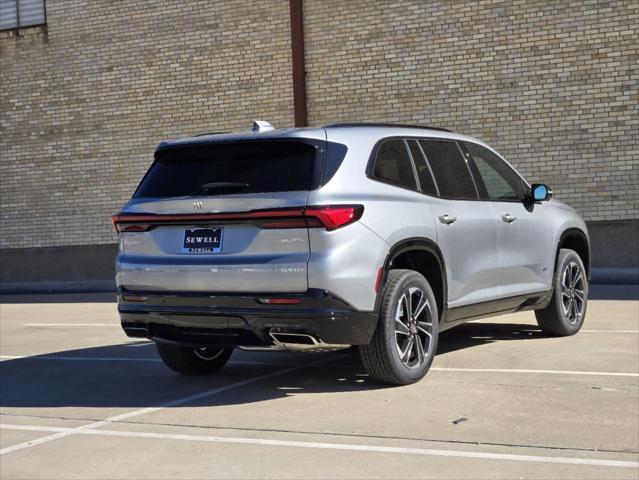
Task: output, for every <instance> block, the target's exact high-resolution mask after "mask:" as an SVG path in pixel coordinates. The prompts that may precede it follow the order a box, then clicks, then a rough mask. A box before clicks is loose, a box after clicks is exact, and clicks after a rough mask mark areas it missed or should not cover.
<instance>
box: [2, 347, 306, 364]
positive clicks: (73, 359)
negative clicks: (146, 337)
mask: <svg viewBox="0 0 639 480" xmlns="http://www.w3.org/2000/svg"><path fill="white" fill-rule="evenodd" d="M136 346H138V345H136ZM2 360H54V361H63V362H66V361H69V362H151V363H161V362H162V360H161V359H160V358H127V357H67V356H59V355H33V356H24V355H0V361H2ZM228 363H229V364H230V365H270V366H272V367H292V366H295V365H299V364H297V363H282V362H253V361H246V360H229V362H228Z"/></svg>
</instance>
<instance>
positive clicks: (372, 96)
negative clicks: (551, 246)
mask: <svg viewBox="0 0 639 480" xmlns="http://www.w3.org/2000/svg"><path fill="white" fill-rule="evenodd" d="M305 5H306V6H305V12H304V13H305V24H304V28H305V34H306V51H307V54H306V62H307V65H306V70H307V71H308V79H307V82H308V83H307V91H308V97H309V103H308V110H309V121H310V122H311V123H312V124H322V123H325V122H334V121H363V120H368V121H388V122H404V123H420V124H431V125H437V126H442V127H448V128H451V129H453V130H455V131H459V132H463V133H467V134H469V135H473V136H475V137H478V138H481V139H483V140H485V141H487V142H488V143H490V144H491V145H492V146H494V147H495V148H496V149H497V150H498V151H499V152H500V153H501V154H502V155H504V156H505V157H506V158H507V159H508V160H509V161H511V162H512V163H513V164H514V165H515V166H516V167H517V168H518V169H519V171H520V172H521V173H522V174H523V175H524V176H525V177H526V178H527V179H528V180H529V181H544V182H547V183H548V184H549V185H551V186H552V187H553V188H554V192H555V193H556V195H557V196H558V197H559V198H561V199H562V200H564V201H566V202H567V203H569V204H570V205H572V206H574V207H575V208H577V209H578V210H579V211H580V212H581V214H582V215H583V216H584V217H585V218H586V220H604V219H605V220H610V219H629V218H635V219H636V218H639V113H638V110H637V100H638V92H637V88H638V85H639V66H638V56H639V55H638V54H639V39H638V38H637V32H638V29H637V25H639V2H638V1H637V0H626V1H599V2H595V1H577V2H569V1H564V0H557V1H548V0H543V1H530V0H525V1H523V0H522V1H481V2H476V1H474V2H460V1H455V2H452V1H441V2H433V1H424V0H414V1H404V0H403V1H394V2H389V1H370V0H359V1H354V0H352V1H348V2H346V1H340V0H311V1H307V2H306V4H305Z"/></svg>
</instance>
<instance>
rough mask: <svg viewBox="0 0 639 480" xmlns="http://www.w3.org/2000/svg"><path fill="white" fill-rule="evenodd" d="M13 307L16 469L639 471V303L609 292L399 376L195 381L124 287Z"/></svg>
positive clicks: (457, 339) (325, 371)
mask: <svg viewBox="0 0 639 480" xmlns="http://www.w3.org/2000/svg"><path fill="white" fill-rule="evenodd" d="M611 292H612V294H606V295H605V296H606V297H607V298H628V295H627V292H626V293H623V294H622V292H621V291H620V295H619V296H617V295H616V294H615V293H614V290H611ZM636 293H637V292H636V290H635V291H634V292H633V293H632V295H630V297H632V296H633V295H635V294H636ZM95 300H100V301H97V302H96V301H95ZM2 302H3V303H2V304H1V305H0V357H1V360H2V361H1V362H0V414H1V415H0V421H1V422H0V423H1V424H0V427H1V428H0V477H2V478H3V479H14V478H29V479H34V478H216V477H224V478H302V477H304V478H306V477H308V478H607V479H609V478H639V391H638V390H639V388H638V387H639V302H638V301H636V300H627V299H626V300H592V301H591V302H590V303H589V306H588V314H587V319H586V324H585V326H584V329H583V330H582V332H580V333H579V334H578V335H576V336H574V337H570V338H548V337H544V336H543V335H542V334H541V332H540V331H539V330H538V329H537V327H536V324H535V322H534V315H533V314H532V313H531V312H525V313H520V314H514V315H508V316H503V317H498V318H492V319H486V320H482V321H480V322H473V323H470V324H467V325H464V326H461V327H458V328H456V329H453V330H451V331H448V332H446V333H444V334H442V336H441V339H440V345H439V352H438V355H437V357H436V359H435V362H434V364H433V368H432V370H431V372H430V373H429V374H428V376H427V377H426V378H425V379H424V380H423V381H421V382H420V383H418V384H416V385H412V386H408V387H395V388H383V387H380V386H377V385H375V384H372V383H370V382H369V381H368V379H367V377H366V375H365V374H364V371H363V368H362V366H361V364H360V362H359V358H358V356H357V355H356V353H355V352H353V351H350V350H348V351H342V352H336V353H330V354H287V353H245V352H241V351H237V352H235V353H234V354H233V357H232V358H231V362H230V363H229V364H228V365H227V367H226V368H225V369H224V370H223V371H222V372H221V373H219V374H216V375H212V376H208V377H195V378H194V377H180V376H178V375H176V374H174V373H172V372H171V371H169V370H168V369H166V368H165V367H164V365H163V364H162V363H161V362H160V360H159V358H158V356H157V355H156V353H155V348H154V346H153V345H152V344H151V343H149V342H145V341H133V340H132V339H127V338H126V337H125V336H124V334H123V333H122V332H121V330H120V328H119V319H118V316H117V312H116V307H115V304H114V303H112V302H111V301H110V296H107V297H104V296H95V295H91V296H82V295H74V296H53V295H49V296H44V297H42V296H41V297H6V298H4V299H3V300H2Z"/></svg>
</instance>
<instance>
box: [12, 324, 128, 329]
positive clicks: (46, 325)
mask: <svg viewBox="0 0 639 480" xmlns="http://www.w3.org/2000/svg"><path fill="white" fill-rule="evenodd" d="M24 326H25V327H119V328H122V327H121V325H120V324H119V323H25V324H24Z"/></svg>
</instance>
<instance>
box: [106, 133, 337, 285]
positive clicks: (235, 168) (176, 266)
mask: <svg viewBox="0 0 639 480" xmlns="http://www.w3.org/2000/svg"><path fill="white" fill-rule="evenodd" d="M323 147H324V141H323V140H318V139H300V138H287V139H283V138H279V139H267V140H264V139H257V140H254V139H252V140H230V141H222V142H220V141H217V142H195V143H183V144H177V145H170V146H168V147H166V148H161V147H160V148H158V150H157V151H156V155H155V161H154V163H153V165H152V166H151V167H150V169H149V171H148V172H147V174H146V176H145V177H144V179H143V180H142V182H141V183H140V186H139V187H138V189H137V190H136V192H135V194H134V195H133V198H132V199H131V201H130V202H129V203H128V204H127V205H126V207H125V208H124V210H123V212H122V213H121V214H119V215H116V216H114V224H115V225H116V228H117V229H118V231H119V232H120V254H119V256H118V272H117V283H118V286H120V287H122V288H124V289H127V290H136V291H154V290H160V291H176V292H179V291H182V292H247V293H248V292H282V293H289V292H304V291H305V290H306V289H307V287H308V284H307V272H306V269H307V261H308V257H309V238H308V221H309V219H308V217H307V216H306V215H305V207H306V202H307V197H308V192H309V191H310V190H312V189H314V188H317V187H318V186H319V182H320V179H321V171H322V166H323V165H322V163H323V152H324V150H325V149H324V148H323Z"/></svg>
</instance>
